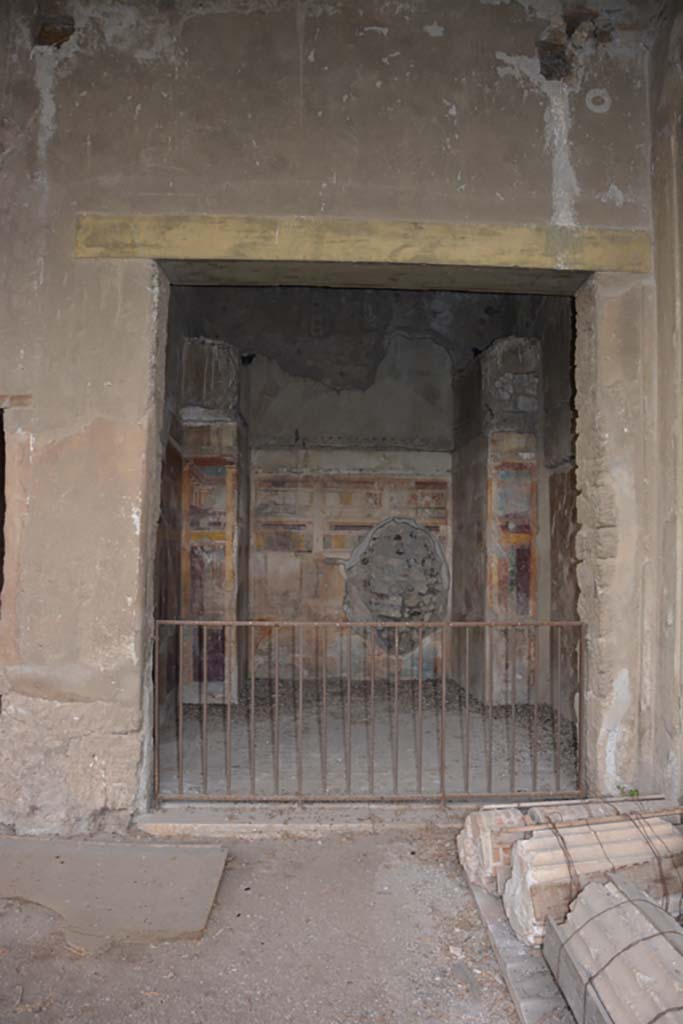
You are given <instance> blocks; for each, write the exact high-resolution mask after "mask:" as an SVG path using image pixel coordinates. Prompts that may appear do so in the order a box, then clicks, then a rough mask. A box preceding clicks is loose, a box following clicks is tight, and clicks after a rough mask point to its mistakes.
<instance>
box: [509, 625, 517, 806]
mask: <svg viewBox="0 0 683 1024" xmlns="http://www.w3.org/2000/svg"><path fill="white" fill-rule="evenodd" d="M510 640H511V647H512V652H511V654H510V665H511V667H512V707H511V709H510V715H511V726H512V743H511V748H512V750H511V760H510V792H511V793H514V792H515V788H516V785H517V764H516V758H517V629H516V628H515V627H514V626H513V627H512V629H511V632H510Z"/></svg>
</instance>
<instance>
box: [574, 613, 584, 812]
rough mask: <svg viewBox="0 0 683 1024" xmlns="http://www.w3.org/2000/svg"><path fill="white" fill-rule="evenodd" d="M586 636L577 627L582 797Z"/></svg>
mask: <svg viewBox="0 0 683 1024" xmlns="http://www.w3.org/2000/svg"><path fill="white" fill-rule="evenodd" d="M585 642H586V634H585V630H584V627H583V624H582V625H580V626H579V650H578V657H577V672H576V674H577V679H578V685H579V721H578V722H577V730H576V732H577V737H576V739H577V748H578V749H577V756H578V761H579V764H578V784H579V792H580V793H581V795H582V796H583V795H584V794H585V792H586V765H585V742H584V741H585V733H584V721H585V719H584V701H585V697H586V680H585V679H584V675H585V665H586V658H585V653H586V652H585V649H584V645H585Z"/></svg>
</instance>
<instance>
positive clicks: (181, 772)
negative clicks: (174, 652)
mask: <svg viewBox="0 0 683 1024" xmlns="http://www.w3.org/2000/svg"><path fill="white" fill-rule="evenodd" d="M184 661H185V659H184V657H183V627H182V626H179V627H178V697H177V700H178V794H179V796H182V795H183V791H184V786H185V763H184V761H185V757H184V754H185V751H184V749H183V742H184V737H183V725H184V722H183V715H184V713H185V706H184V704H183V686H184V683H183V674H184V670H185V666H184Z"/></svg>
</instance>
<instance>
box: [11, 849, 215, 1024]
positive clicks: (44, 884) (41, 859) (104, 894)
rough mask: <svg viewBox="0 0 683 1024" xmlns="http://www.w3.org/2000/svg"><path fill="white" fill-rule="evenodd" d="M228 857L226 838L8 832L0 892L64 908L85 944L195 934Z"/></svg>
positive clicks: (74, 937) (67, 923) (66, 922)
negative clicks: (202, 840) (214, 841)
mask: <svg viewBox="0 0 683 1024" xmlns="http://www.w3.org/2000/svg"><path fill="white" fill-rule="evenodd" d="M225 857H226V850H225V849H223V848H222V847H220V846H182V845H179V844H173V843H168V844H161V843H138V842H120V841H110V842H95V841H89V840H82V839H34V838H30V837H26V836H22V837H14V836H3V837H2V838H0V900H3V899H5V900H23V901H29V902H31V903H36V904H39V905H40V906H42V907H45V908H47V909H49V910H51V911H54V912H55V913H56V914H59V915H60V917H61V918H62V922H63V927H64V931H65V938H66V941H67V943H68V944H69V945H71V946H74V947H76V948H78V949H86V950H93V949H99V948H102V947H104V946H107V945H108V944H109V943H110V942H112V941H122V940H126V941H134V942H150V941H155V940H162V939H177V938H196V937H198V936H199V935H201V934H202V932H203V930H204V928H205V926H206V922H207V920H208V918H209V914H210V913H211V907H212V904H213V901H214V897H215V895H216V890H217V888H218V885H219V882H220V879H221V875H222V874H223V867H224V865H225ZM0 1019H1V1018H0Z"/></svg>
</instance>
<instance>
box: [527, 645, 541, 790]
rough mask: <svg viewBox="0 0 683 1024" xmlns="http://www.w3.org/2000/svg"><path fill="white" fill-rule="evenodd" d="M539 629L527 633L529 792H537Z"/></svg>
mask: <svg viewBox="0 0 683 1024" xmlns="http://www.w3.org/2000/svg"><path fill="white" fill-rule="evenodd" d="M539 629H540V627H539V626H538V625H535V626H533V627H532V629H531V630H530V631H529V633H530V636H533V638H534V659H533V664H534V674H533V684H534V686H533V688H534V707H533V715H532V722H531V790H532V792H534V793H536V792H538V651H539V643H540V634H539Z"/></svg>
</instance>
